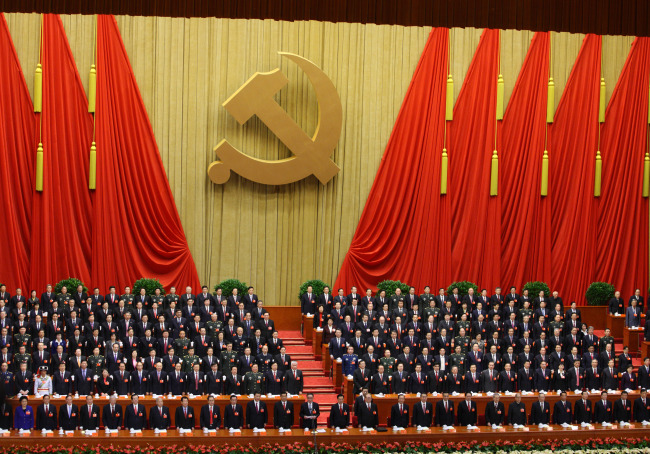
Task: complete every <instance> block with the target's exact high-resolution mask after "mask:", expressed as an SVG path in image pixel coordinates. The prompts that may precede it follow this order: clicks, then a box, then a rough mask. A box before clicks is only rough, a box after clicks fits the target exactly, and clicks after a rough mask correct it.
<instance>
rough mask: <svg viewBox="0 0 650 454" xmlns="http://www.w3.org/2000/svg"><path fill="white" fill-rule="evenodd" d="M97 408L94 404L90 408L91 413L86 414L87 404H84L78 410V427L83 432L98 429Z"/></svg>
mask: <svg viewBox="0 0 650 454" xmlns="http://www.w3.org/2000/svg"><path fill="white" fill-rule="evenodd" d="M99 418H100V414H99V407H98V406H97V405H95V404H93V406H92V412H91V414H90V415H89V414H88V404H84V405H82V406H81V408H80V409H79V427H80V428H81V429H84V430H88V429H90V430H95V429H99Z"/></svg>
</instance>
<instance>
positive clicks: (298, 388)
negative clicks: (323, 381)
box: [284, 361, 304, 395]
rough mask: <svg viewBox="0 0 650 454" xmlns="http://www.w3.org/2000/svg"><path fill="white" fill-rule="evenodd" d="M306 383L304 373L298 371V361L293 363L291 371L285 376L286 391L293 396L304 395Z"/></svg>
mask: <svg viewBox="0 0 650 454" xmlns="http://www.w3.org/2000/svg"><path fill="white" fill-rule="evenodd" d="M303 386H304V383H303V377H302V371H300V370H298V361H291V370H288V371H287V372H286V373H285V374H284V390H285V391H286V392H288V393H289V394H292V395H298V394H302V389H303Z"/></svg>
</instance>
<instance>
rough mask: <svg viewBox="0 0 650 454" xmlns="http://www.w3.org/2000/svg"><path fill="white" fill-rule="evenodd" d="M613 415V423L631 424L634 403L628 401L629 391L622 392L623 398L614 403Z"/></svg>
mask: <svg viewBox="0 0 650 454" xmlns="http://www.w3.org/2000/svg"><path fill="white" fill-rule="evenodd" d="M612 413H613V415H612V421H616V422H618V423H619V424H620V423H622V422H627V423H629V422H630V421H631V420H632V402H630V399H628V394H627V391H622V392H621V398H620V399H618V400H617V401H616V402H614V409H613V410H612Z"/></svg>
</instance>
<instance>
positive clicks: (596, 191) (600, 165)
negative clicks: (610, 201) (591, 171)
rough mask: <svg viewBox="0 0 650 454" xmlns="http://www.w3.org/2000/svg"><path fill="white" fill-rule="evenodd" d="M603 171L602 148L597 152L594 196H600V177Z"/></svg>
mask: <svg viewBox="0 0 650 454" xmlns="http://www.w3.org/2000/svg"><path fill="white" fill-rule="evenodd" d="M602 173H603V160H602V158H601V157H600V150H598V151H597V152H596V177H595V178H594V197H600V177H601V174H602Z"/></svg>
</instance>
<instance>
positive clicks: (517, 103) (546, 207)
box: [498, 33, 551, 296]
mask: <svg viewBox="0 0 650 454" xmlns="http://www.w3.org/2000/svg"><path fill="white" fill-rule="evenodd" d="M548 65H549V36H548V33H535V35H534V36H533V39H532V41H531V44H530V48H529V49H528V53H527V54H526V59H525V60H524V63H523V65H522V67H521V71H520V72H519V77H518V78H517V82H516V84H515V87H514V89H513V91H512V95H511V97H510V101H509V102H508V107H507V109H506V112H505V116H504V119H503V127H502V129H501V134H500V135H499V147H498V149H499V153H500V160H499V164H500V165H501V167H500V172H499V187H500V188H501V194H502V198H501V210H502V211H501V213H502V216H501V219H502V223H501V279H500V282H501V283H502V284H501V285H503V286H508V287H509V286H511V285H515V286H517V287H518V288H521V286H522V285H523V284H525V283H526V282H528V281H544V282H547V283H549V284H550V279H551V225H550V223H549V220H550V202H549V200H548V197H542V196H541V195H540V191H541V189H540V188H541V175H542V156H543V152H544V145H545V143H544V140H545V136H546V100H547V83H548ZM534 296H537V295H534Z"/></svg>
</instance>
